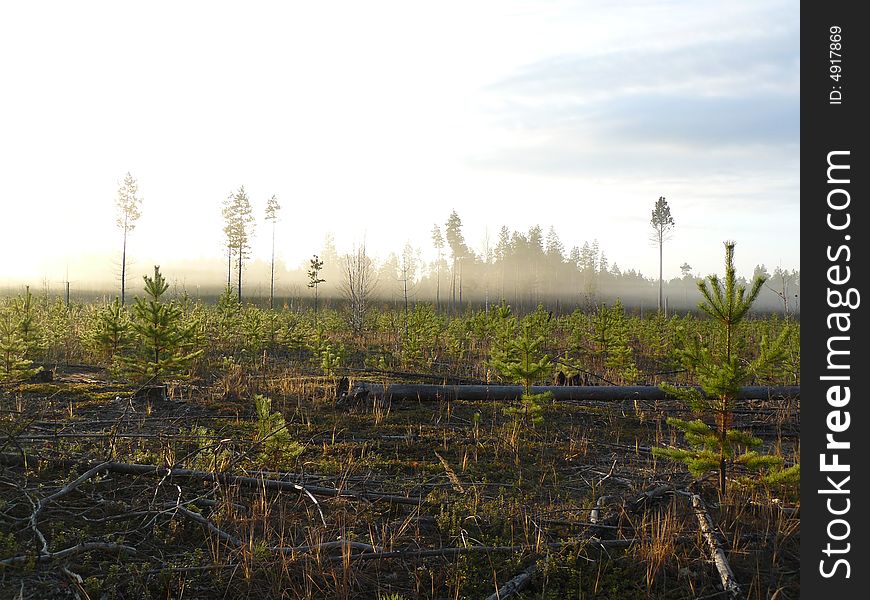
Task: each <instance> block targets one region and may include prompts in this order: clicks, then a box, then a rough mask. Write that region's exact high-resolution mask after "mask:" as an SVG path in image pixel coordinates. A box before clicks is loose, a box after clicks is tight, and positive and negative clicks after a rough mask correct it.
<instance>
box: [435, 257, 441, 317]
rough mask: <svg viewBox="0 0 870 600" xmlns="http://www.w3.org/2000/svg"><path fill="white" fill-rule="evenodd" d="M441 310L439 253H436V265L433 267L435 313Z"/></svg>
mask: <svg viewBox="0 0 870 600" xmlns="http://www.w3.org/2000/svg"><path fill="white" fill-rule="evenodd" d="M440 309H441V253H440V252H439V253H438V265H437V266H436V267H435V312H436V313H437V312H438V311H439V310H440Z"/></svg>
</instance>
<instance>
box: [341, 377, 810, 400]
mask: <svg viewBox="0 0 870 600" xmlns="http://www.w3.org/2000/svg"><path fill="white" fill-rule="evenodd" d="M698 389H700V388H698ZM800 389H801V388H800V386H778V387H767V386H751V387H744V388H740V393H739V394H738V398H740V399H744V400H745V399H769V398H800ZM545 392H549V393H551V394H552V395H553V398H554V399H555V400H605V401H617V400H665V399H668V398H670V396H669V395H668V394H667V393H666V392H664V391H663V390H661V389H660V388H659V387H657V386H652V385H633V386H618V385H579V386H573V385H572V386H559V385H541V386H533V387H532V393H533V394H543V393H545ZM522 394H523V387H522V386H519V385H434V384H416V385H410V384H396V385H388V386H386V387H385V386H384V385H382V384H378V383H369V382H365V381H363V382H358V383H357V384H356V385H355V386H354V388H353V389H352V390H351V392H350V396H351V397H353V398H354V399H355V400H357V401H362V400H366V399H369V398H378V399H384V400H457V399H461V400H470V401H475V400H481V401H485V400H517V399H519V398H520V396H522Z"/></svg>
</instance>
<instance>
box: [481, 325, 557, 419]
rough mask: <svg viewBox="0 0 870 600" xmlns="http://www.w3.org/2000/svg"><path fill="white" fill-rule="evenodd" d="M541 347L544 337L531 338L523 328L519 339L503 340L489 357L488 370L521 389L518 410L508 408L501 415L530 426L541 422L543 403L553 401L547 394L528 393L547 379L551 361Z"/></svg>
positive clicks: (517, 337) (527, 329)
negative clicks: (528, 423)
mask: <svg viewBox="0 0 870 600" xmlns="http://www.w3.org/2000/svg"><path fill="white" fill-rule="evenodd" d="M543 345H544V336H535V335H534V334H532V332H531V328H530V327H529V326H528V325H526V326H525V327H523V328H522V333H521V334H520V335H518V336H515V337H513V338H511V339H507V340H503V342H502V344H500V347H496V348H495V349H494V350H493V353H492V354H493V356H492V366H493V367H494V368H495V369H496V370H497V371H499V372H500V373H501V374H502V375H503V376H504V377H505V378H507V379H509V380H510V381H513V382H515V383H520V384H521V385H522V386H523V394H522V397H521V402H522V408H520V409H519V410H518V409H515V408H508V409H506V410H505V412H506V413H508V414H511V415H513V416H514V417H516V418H520V417H524V418H526V419H528V420H529V421H531V423H532V424H533V425H537V424H540V423H542V422H543V421H544V417H543V414H542V413H543V403H544V402H545V401H547V400H550V399H552V397H553V395H552V394H551V393H550V392H546V393H543V394H533V393H532V384H533V383H534V382H535V381H537V380H539V379H541V378H542V377H544V376H545V375H548V374H549V373H550V370H551V368H552V360H551V358H550V356H549V355H547V354H545V353H544V352H543V350H542V347H543Z"/></svg>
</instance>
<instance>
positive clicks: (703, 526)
mask: <svg viewBox="0 0 870 600" xmlns="http://www.w3.org/2000/svg"><path fill="white" fill-rule="evenodd" d="M692 508H694V509H695V516H696V517H697V518H698V528H699V529H700V531H701V535H702V536H703V537H704V541H705V542H706V543H707V549H708V550H709V551H710V555H711V556H712V558H713V564H714V565H716V570H717V571H718V572H719V579H720V580H721V581H722V589H724V590H725V593H726V594H728V597H729V598H732V599H734V600H737V599H739V598H743V592H742V591H741V589H740V585H739V584H738V583H737V579H736V578H735V577H734V572H733V571H732V570H731V565H730V564H728V557H727V556H725V550H724V549H723V547H722V542H721V541H720V536H719V534H718V533H717V532H716V529H715V528H714V526H713V519H712V518H711V517H710V513H708V512H707V507H706V506H705V505H704V501H703V500H701V497H700V496H699V495H698V494H693V495H692Z"/></svg>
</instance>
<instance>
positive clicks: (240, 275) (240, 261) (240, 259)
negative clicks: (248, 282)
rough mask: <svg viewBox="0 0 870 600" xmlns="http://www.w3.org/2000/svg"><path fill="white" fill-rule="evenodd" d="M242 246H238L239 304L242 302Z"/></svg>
mask: <svg viewBox="0 0 870 600" xmlns="http://www.w3.org/2000/svg"><path fill="white" fill-rule="evenodd" d="M242 254H243V253H242V248H239V289H238V292H239V304H241V303H242Z"/></svg>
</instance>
